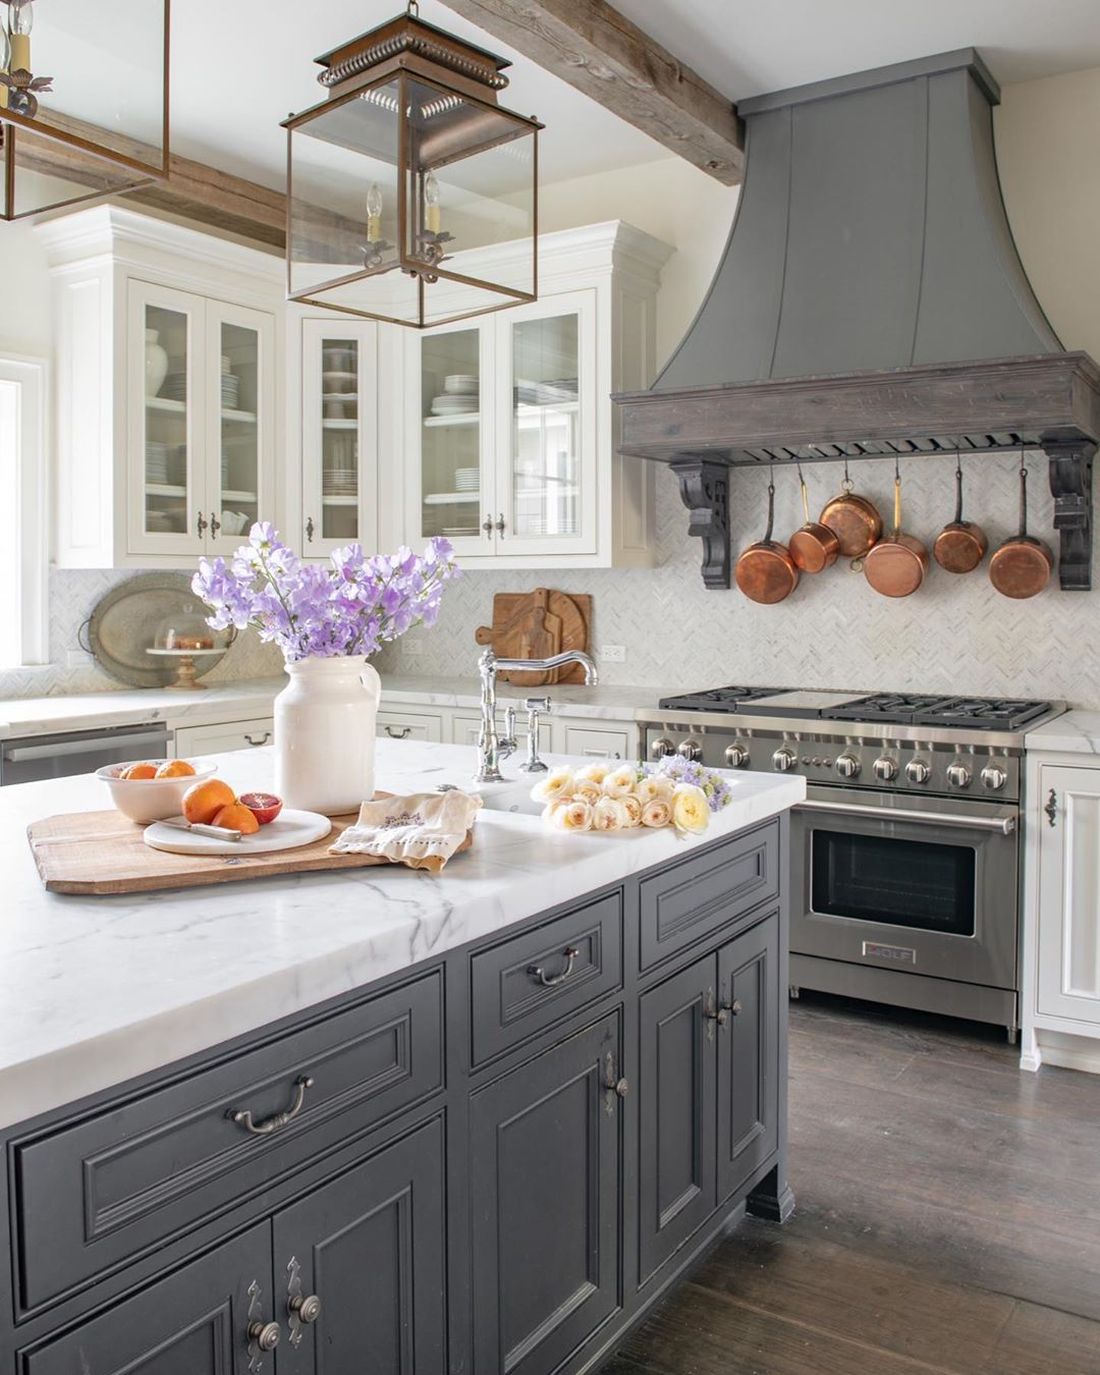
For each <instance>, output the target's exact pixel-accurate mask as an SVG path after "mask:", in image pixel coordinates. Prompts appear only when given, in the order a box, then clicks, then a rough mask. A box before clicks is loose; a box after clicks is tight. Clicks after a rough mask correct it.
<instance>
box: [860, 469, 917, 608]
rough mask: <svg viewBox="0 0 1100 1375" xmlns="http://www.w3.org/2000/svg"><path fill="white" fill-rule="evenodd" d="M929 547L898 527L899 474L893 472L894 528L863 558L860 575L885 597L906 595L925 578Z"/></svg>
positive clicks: (912, 591)
mask: <svg viewBox="0 0 1100 1375" xmlns="http://www.w3.org/2000/svg"><path fill="white" fill-rule="evenodd" d="M928 566H929V559H928V550H927V549H926V548H925V547H924V545H923V544H922V543H921V542H920V540H919V539H917V538H916V537H915V536H913V535H907V534H905V533H904V532H903V530H902V528H901V475H900V473H895V476H894V529H893V531H892V532H891V533H890V534H889V535H888V536H887V537H886V538H885V539H881V540H879V542H878V544H876V545H875V547H874V548H873V549H871V550H870V551H869V552H868V554H867V557H866V558H865V559H864V561H863V576H864V577H865V578H866V579H867V581H868V582H869V583H870V584H871V586H872V587H873V588H874V589H875V591H876V592H880V593H881V594H882V595H883V596H884V597H908V596H910V595H911V594H912V593H914V592H916V590H917V589H918V588H919V587H920V585H921V583H922V582H924V575H925V573H927V572H928Z"/></svg>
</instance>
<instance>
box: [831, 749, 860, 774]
mask: <svg viewBox="0 0 1100 1375" xmlns="http://www.w3.org/2000/svg"><path fill="white" fill-rule="evenodd" d="M836 771H837V773H838V774H840V776H841V778H856V777H858V775H859V760H858V759H857V758H856V756H855V755H854V754H841V755H838V756H837V761H836Z"/></svg>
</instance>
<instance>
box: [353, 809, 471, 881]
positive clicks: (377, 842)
mask: <svg viewBox="0 0 1100 1375" xmlns="http://www.w3.org/2000/svg"><path fill="white" fill-rule="evenodd" d="M480 806H481V798H480V797H472V796H470V795H469V794H468V793H464V792H459V791H458V790H457V789H456V790H454V791H452V792H445V793H412V794H411V795H410V796H408V797H384V798H378V799H377V800H375V801H374V802H364V803H363V804H362V806H361V807H360V808H359V818H358V820H357V821H356V822H355V824H354V825H352V826H349V827H348V828H347V830H346V831H345V832H344V833H343V835H342V836H340V837H339V839H338V840H336V841H335V842H334V843H333V844H332V845H330V846H329V854H332V855H375V856H377V857H378V858H379V859H385V860H388V861H389V862H390V863H391V864H406V865H408V867H409V868H410V869H427V870H428V871H429V872H430V873H433V874H438V873H439V871H440V870H441V869H442V868H443V866H444V865H445V864H446V863H447V861H448V860H449V859H450V858H451V856H452V855H453V854H455V852H456V851H457V850H458V849H459V848H460V846H462V845H463V844H464V843H465V840H466V834H467V832H468V831H469V829H470V827H471V826H472V825H473V821H474V817H475V816H476V814H477V810H478V808H479V807H480Z"/></svg>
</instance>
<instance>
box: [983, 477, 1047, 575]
mask: <svg viewBox="0 0 1100 1375" xmlns="http://www.w3.org/2000/svg"><path fill="white" fill-rule="evenodd" d="M1053 568H1054V555H1053V554H1052V553H1051V551H1050V548H1049V547H1048V546H1047V545H1045V544H1044V543H1043V541H1042V540H1040V539H1034V538H1033V537H1032V536H1031V535H1029V534H1028V533H1027V469H1026V468H1025V467H1023V466H1022V465H1021V467H1020V533H1019V534H1018V535H1012V536H1010V538H1008V539H1006V540H1005V542H1004V543H1003V544H1002V545H1001V546H1000V547H999V548H998V549H995V550H994V552H993V557H992V558H991V559H990V561H989V581H990V582H991V583H992V584H993V586H994V587H995V588H996V589H997V591H998V592H999V593H1000V594H1001V596H1002V597H1013V598H1015V599H1016V600H1017V601H1023V600H1024V599H1025V598H1026V597H1035V596H1037V595H1038V594H1039V593H1040V592H1041V591H1042V590H1043V588H1044V587H1046V585H1047V583H1048V582H1049V581H1050V574H1051V570H1052V569H1053Z"/></svg>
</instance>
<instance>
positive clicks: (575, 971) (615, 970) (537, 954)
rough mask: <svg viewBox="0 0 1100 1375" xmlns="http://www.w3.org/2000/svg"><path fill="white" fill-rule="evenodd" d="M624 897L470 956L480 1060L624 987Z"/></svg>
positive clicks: (477, 1061) (475, 1058) (594, 905)
mask: <svg viewBox="0 0 1100 1375" xmlns="http://www.w3.org/2000/svg"><path fill="white" fill-rule="evenodd" d="M622 922H623V907H622V894H621V893H612V894H610V895H609V896H607V897H605V898H600V899H598V900H597V901H596V902H590V903H587V904H586V905H585V906H583V907H578V908H576V909H575V910H574V911H572V912H567V913H566V914H565V915H564V916H560V917H555V918H554V920H553V921H549V922H546V923H544V924H543V925H542V926H538V927H536V928H535V929H534V930H533V931H524V932H523V933H522V934H520V935H518V936H512V937H511V938H510V939H509V940H505V941H501V942H500V943H499V944H498V945H494V946H492V947H491V948H490V949H488V950H481V951H478V952H477V953H476V954H474V955H473V956H472V957H471V959H470V994H471V996H470V1007H471V1018H472V1039H473V1063H474V1064H475V1065H478V1064H481V1063H482V1062H483V1061H485V1060H489V1059H491V1058H492V1057H493V1056H495V1055H499V1054H500V1053H501V1052H502V1051H505V1050H509V1049H510V1048H511V1047H512V1046H515V1045H519V1044H520V1042H522V1041H525V1040H527V1038H528V1037H530V1036H534V1035H535V1034H536V1033H537V1032H540V1031H543V1030H545V1028H546V1027H548V1026H551V1025H552V1024H553V1023H554V1022H557V1021H559V1020H560V1019H561V1018H562V1017H567V1016H569V1015H570V1014H571V1013H573V1012H576V1011H578V1010H579V1009H580V1008H582V1007H586V1006H587V1005H588V1004H589V1003H591V1002H592V1001H593V1000H594V999H596V998H601V997H603V995H604V994H605V993H611V992H613V991H614V990H615V989H617V988H618V987H619V986H620V985H621V983H622V963H623V959H622Z"/></svg>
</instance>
